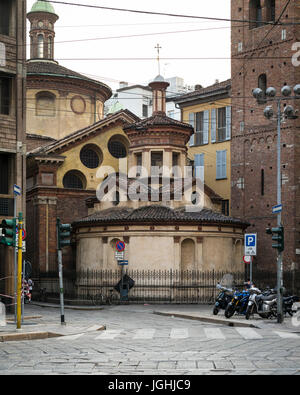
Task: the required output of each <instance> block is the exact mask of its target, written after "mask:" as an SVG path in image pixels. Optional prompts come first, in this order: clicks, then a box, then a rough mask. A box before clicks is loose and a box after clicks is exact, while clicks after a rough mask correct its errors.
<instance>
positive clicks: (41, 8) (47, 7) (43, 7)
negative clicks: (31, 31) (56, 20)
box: [30, 0, 55, 14]
mask: <svg viewBox="0 0 300 395" xmlns="http://www.w3.org/2000/svg"><path fill="white" fill-rule="evenodd" d="M30 12H49V13H50V14H55V11H54V7H53V5H52V4H51V3H49V1H40V0H38V1H36V2H35V3H34V4H33V6H32V8H31V11H30Z"/></svg>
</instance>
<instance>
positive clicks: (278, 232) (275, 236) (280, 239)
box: [266, 226, 284, 252]
mask: <svg viewBox="0 0 300 395" xmlns="http://www.w3.org/2000/svg"><path fill="white" fill-rule="evenodd" d="M266 233H267V234H269V235H272V240H273V241H276V244H272V248H275V249H277V250H278V251H279V252H282V251H284V227H283V226H279V227H277V228H267V229H266Z"/></svg>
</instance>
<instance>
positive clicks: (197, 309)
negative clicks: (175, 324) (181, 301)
mask: <svg viewBox="0 0 300 395" xmlns="http://www.w3.org/2000/svg"><path fill="white" fill-rule="evenodd" d="M297 305H298V312H297V314H296V315H294V317H293V319H292V318H291V317H290V316H286V317H284V322H283V323H282V324H278V323H277V321H276V319H269V320H267V319H263V318H261V317H259V316H258V315H257V314H256V315H255V316H252V317H251V318H250V319H249V320H246V318H245V316H244V315H237V314H235V315H233V316H232V317H231V318H230V319H228V318H226V317H225V315H224V310H220V312H219V314H218V315H213V313H212V311H213V305H168V306H167V305H163V306H156V308H155V309H154V311H153V313H154V314H159V315H165V316H173V317H178V318H184V319H190V320H198V321H201V322H206V323H211V324H219V325H226V326H238V327H250V328H259V329H267V328H269V329H280V330H282V331H287V332H293V333H300V304H299V303H298V304H297Z"/></svg>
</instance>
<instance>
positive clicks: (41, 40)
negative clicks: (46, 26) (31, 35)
mask: <svg viewBox="0 0 300 395" xmlns="http://www.w3.org/2000/svg"><path fill="white" fill-rule="evenodd" d="M37 57H38V58H43V57H44V36H43V35H42V34H39V35H38V51H37Z"/></svg>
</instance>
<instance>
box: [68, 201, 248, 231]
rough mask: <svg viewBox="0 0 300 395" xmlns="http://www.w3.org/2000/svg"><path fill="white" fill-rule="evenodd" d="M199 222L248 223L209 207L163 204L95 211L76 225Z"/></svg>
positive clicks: (244, 224)
mask: <svg viewBox="0 0 300 395" xmlns="http://www.w3.org/2000/svg"><path fill="white" fill-rule="evenodd" d="M161 221H162V222H197V223H218V224H235V225H240V226H246V225H248V224H247V223H246V222H245V221H243V220H241V219H239V218H232V217H227V216H225V215H223V214H221V213H218V212H214V211H212V210H209V209H203V210H201V211H199V212H187V211H186V210H185V208H184V207H182V208H180V209H172V208H170V207H166V206H162V205H150V206H143V207H140V208H138V209H133V208H124V207H113V208H109V209H106V210H102V211H98V212H95V213H94V214H92V215H90V216H87V217H85V218H82V219H81V220H79V221H76V222H74V225H75V226H76V225H77V226H79V225H84V224H96V223H97V224H98V223H117V224H120V223H122V224H124V223H139V222H149V223H154V222H161Z"/></svg>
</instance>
